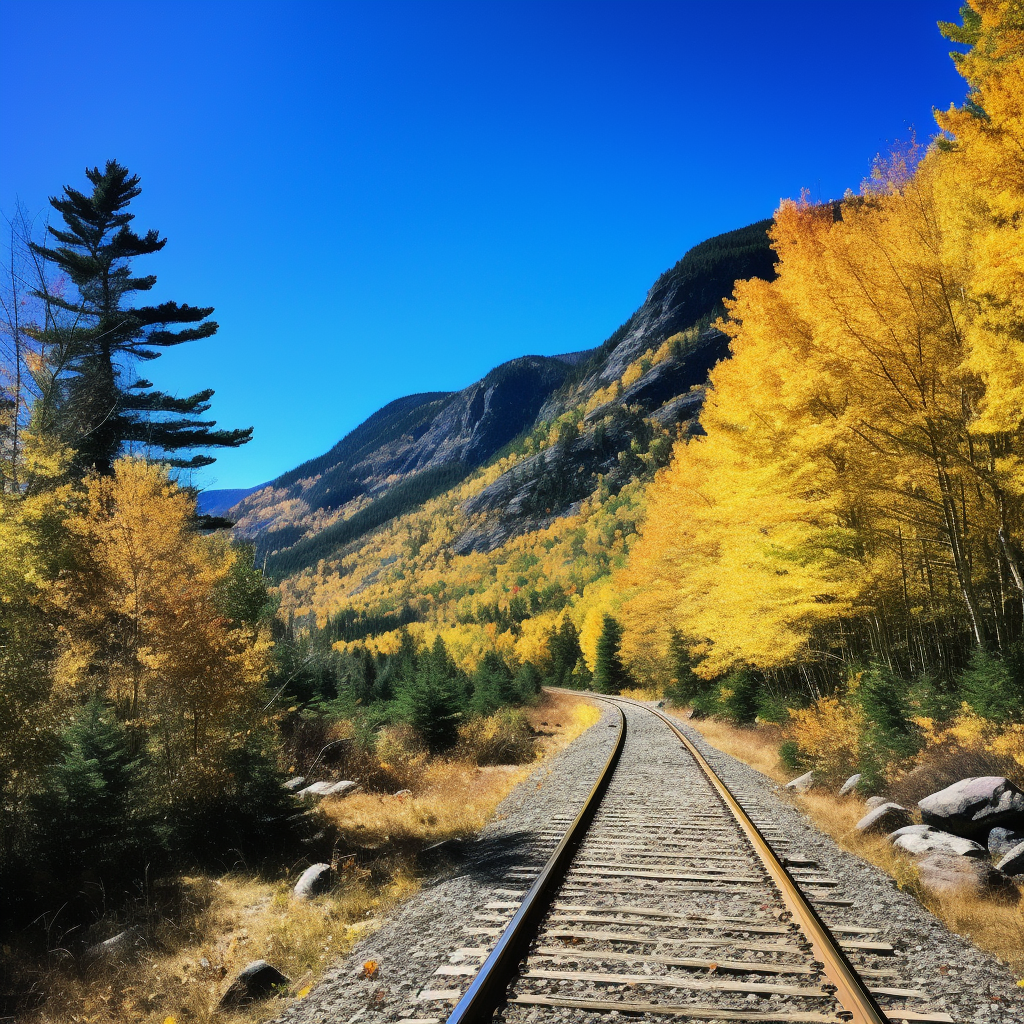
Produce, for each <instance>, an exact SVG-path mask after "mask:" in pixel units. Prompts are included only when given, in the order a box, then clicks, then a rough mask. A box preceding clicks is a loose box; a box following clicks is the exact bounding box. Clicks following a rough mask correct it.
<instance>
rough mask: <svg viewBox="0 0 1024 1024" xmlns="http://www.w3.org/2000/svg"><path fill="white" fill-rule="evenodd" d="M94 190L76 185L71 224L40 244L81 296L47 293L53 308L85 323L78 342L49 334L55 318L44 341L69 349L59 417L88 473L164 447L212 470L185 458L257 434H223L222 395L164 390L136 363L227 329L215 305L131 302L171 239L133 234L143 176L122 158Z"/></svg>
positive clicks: (39, 250) (67, 219) (68, 191)
mask: <svg viewBox="0 0 1024 1024" xmlns="http://www.w3.org/2000/svg"><path fill="white" fill-rule="evenodd" d="M85 173H86V177H87V178H88V179H89V182H90V184H91V185H92V192H91V193H84V192H79V191H78V190H77V189H74V188H71V187H70V186H66V187H65V188H64V194H63V196H62V197H60V198H51V200H50V205H51V206H53V208H54V209H55V210H56V211H57V212H58V213H59V214H60V215H61V217H62V218H63V220H64V227H63V228H57V227H54V226H52V225H51V226H48V228H47V231H48V232H49V235H50V236H51V237H52V239H53V240H55V241H56V242H57V243H58V244H57V245H56V247H55V248H49V247H48V246H42V245H37V244H35V243H30V244H31V247H32V249H33V251H34V252H35V253H36V255H37V256H38V257H40V258H41V259H43V260H45V261H47V262H48V263H50V264H52V265H54V266H56V267H57V268H58V269H59V270H60V272H61V273H62V274H64V275H66V277H67V278H68V279H69V280H70V281H71V283H72V284H73V285H74V288H75V289H76V291H77V295H75V296H74V297H68V296H64V295H61V294H56V293H53V292H50V291H49V290H45V291H41V292H38V293H37V294H38V296H39V297H40V298H41V299H43V301H44V302H45V303H46V304H47V307H48V309H52V310H54V311H55V312H56V311H61V312H64V313H68V314H71V315H73V316H74V317H76V318H77V324H78V327H77V329H76V331H75V337H74V342H73V345H71V346H70V347H68V346H67V345H66V344H65V339H63V338H62V339H51V338H50V337H49V331H50V324H51V323H53V322H54V318H53V317H52V316H49V315H48V316H47V322H46V326H45V327H44V328H43V329H41V331H40V341H42V342H43V344H44V345H46V346H47V347H49V345H50V342H51V341H54V342H57V341H58V340H59V341H60V343H61V351H62V352H64V353H65V355H66V356H67V362H66V364H65V365H64V366H63V367H62V370H63V372H64V374H65V377H66V380H65V383H64V388H63V392H62V408H61V411H60V416H59V421H60V424H61V428H62V431H61V432H62V434H63V436H64V439H65V440H66V441H67V442H68V443H69V444H70V445H71V446H72V447H73V448H75V450H76V452H77V455H76V460H77V463H78V466H79V469H80V470H88V469H91V468H96V469H97V470H98V471H99V472H101V473H104V474H108V473H110V472H111V468H112V466H113V464H114V461H115V460H116V459H117V457H118V456H119V455H120V454H122V452H123V451H124V450H125V449H126V448H127V447H128V446H130V445H132V444H137V445H144V446H146V448H147V449H148V450H151V451H154V452H160V451H163V453H164V456H163V461H164V462H166V463H168V464H169V465H172V466H178V467H187V468H195V467H199V466H205V465H209V464H210V463H211V462H213V461H214V460H213V459H212V458H211V457H210V456H206V455H197V456H194V457H192V458H189V459H186V458H182V457H181V456H180V455H179V454H178V453H180V452H182V451H183V450H187V449H194V448H212V447H221V448H224V447H227V448H235V447H238V446H239V445H242V444H245V443H246V442H247V441H249V440H250V438H251V437H252V428H251V427H250V428H248V429H245V430H215V429H213V428H214V423H213V422H212V421H210V420H204V419H202V418H201V417H202V415H203V414H204V413H206V412H207V411H208V410H209V408H210V402H209V400H210V398H211V397H212V396H213V391H211V390H209V389H207V390H204V391H199V392H197V393H196V394H194V395H189V396H187V397H185V398H179V397H177V396H175V395H171V394H168V393H166V392H163V391H154V390H153V385H152V383H151V382H150V381H148V380H145V379H143V378H141V377H139V376H137V375H136V374H135V372H134V366H135V365H136V364H137V363H138V362H139V361H140V360H142V361H149V360H153V359H156V358H157V357H158V356H159V355H160V350H161V349H164V348H169V347H171V346H175V345H180V344H182V343H183V342H187V341H196V340H198V339H201V338H209V337H210V336H211V335H213V334H215V333H216V331H217V324H216V323H215V322H214V321H212V320H210V319H209V317H210V314H211V313H212V312H213V309H212V308H210V307H197V306H189V305H185V304H179V303H177V302H161V303H160V304H159V305H155V306H135V307H133V306H129V305H127V304H126V301H125V300H126V299H128V297H129V296H131V295H132V293H135V292H147V291H150V290H151V289H152V288H153V286H154V285H155V284H156V277H154V276H153V275H146V276H143V277H139V276H135V275H134V274H133V270H132V261H133V260H134V259H136V258H137V257H139V256H147V255H150V254H152V253H156V252H159V251H160V250H161V249H162V248H163V247H164V245H165V244H166V242H167V240H166V239H162V238H160V237H159V234H158V232H156V231H153V230H150V231H147V232H146V233H145V235H139V234H137V233H136V232H135V231H134V230H133V229H132V228H131V226H130V225H131V222H132V220H133V219H134V217H135V215H134V214H133V213H129V212H128V207H129V205H130V203H131V202H132V200H133V199H135V198H136V197H137V196H138V195H139V194H140V193H141V191H142V190H141V188H140V187H139V178H138V176H137V175H132V174H131V173H130V172H129V171H128V169H127V168H126V167H122V166H121V165H120V164H119V163H117V161H115V160H108V161H107V164H106V167H105V168H104V170H103V171H100V169H99V168H98V167H94V168H92V169H91V170H89V169H86V172H85Z"/></svg>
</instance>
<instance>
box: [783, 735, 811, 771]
mask: <svg viewBox="0 0 1024 1024" xmlns="http://www.w3.org/2000/svg"><path fill="white" fill-rule="evenodd" d="M779 760H780V761H781V762H782V763H783V765H784V766H785V767H786V768H788V769H789V770H790V771H792V772H796V771H800V769H801V768H804V767H806V765H807V757H806V755H805V754H804V752H803V751H802V750H801V749H800V744H799V743H797V742H796V740H785V741H784V742H783V743H782V744H781V745H780V746H779Z"/></svg>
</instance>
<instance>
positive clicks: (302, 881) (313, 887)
mask: <svg viewBox="0 0 1024 1024" xmlns="http://www.w3.org/2000/svg"><path fill="white" fill-rule="evenodd" d="M330 887H331V865H330V864H313V865H311V866H310V867H308V868H306V870H305V871H303V872H302V875H301V876H300V877H299V880H298V881H297V882H296V883H295V888H294V889H292V895H293V896H294V897H295V898H296V899H299V900H308V899H309V898H310V897H312V896H319V895H320V893H322V892H326V891H327V890H328V889H329V888H330Z"/></svg>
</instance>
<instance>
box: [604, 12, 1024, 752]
mask: <svg viewBox="0 0 1024 1024" xmlns="http://www.w3.org/2000/svg"><path fill="white" fill-rule="evenodd" d="M943 29H944V31H945V33H946V35H947V36H948V37H949V38H950V39H952V40H953V41H954V42H957V43H961V44H966V45H967V47H968V49H967V51H966V53H963V54H959V55H954V59H955V60H956V64H957V67H958V68H959V70H960V71H961V73H962V74H963V76H964V77H965V79H966V80H967V82H968V84H969V87H970V93H969V96H968V99H967V102H966V103H965V104H964V105H963V106H962V107H960V108H954V109H950V110H948V111H945V112H941V113H937V115H936V116H937V119H938V122H939V125H940V127H941V128H942V133H941V134H940V135H939V136H938V137H937V139H936V140H935V141H934V142H933V143H932V144H931V145H930V146H929V147H927V149H926V150H921V149H920V148H919V147H918V146H917V145H915V144H910V145H908V146H906V147H904V148H903V149H902V150H901V151H899V152H896V153H894V154H893V155H892V156H890V157H888V158H885V159H879V160H878V161H877V162H876V165H875V167H874V171H873V173H872V175H871V177H870V178H869V179H868V180H867V181H865V183H864V185H863V187H862V189H861V191H860V193H859V194H857V195H853V194H848V195H847V196H846V197H845V198H844V199H843V200H842V201H841V202H838V203H835V204H832V205H826V206H821V205H815V204H812V203H809V202H806V201H800V202H786V203H783V204H782V206H781V208H780V209H779V211H778V213H777V215H776V217H775V223H774V226H773V228H772V232H771V234H772V239H773V245H774V248H775V251H776V253H777V257H778V264H777V272H778V276H777V278H776V280H775V281H773V282H772V283H766V282H764V281H761V280H756V279H755V280H750V281H746V282H739V283H737V286H736V290H735V295H734V298H733V300H732V301H731V302H729V303H728V304H727V305H728V313H729V315H728V318H727V319H726V320H725V321H724V322H723V323H722V325H721V326H722V328H723V329H724V330H725V331H727V332H728V334H729V335H730V336H731V349H732V358H731V359H730V360H728V361H726V362H723V363H721V364H719V366H718V367H717V368H716V369H715V371H714V372H713V374H712V376H711V386H710V388H709V392H708V396H707V399H706V402H705V405H704V410H703V413H702V415H701V425H702V427H703V430H704V436H699V437H694V438H693V439H691V440H689V441H688V443H686V444H680V445H677V447H676V450H675V452H674V457H673V460H672V463H671V465H670V466H669V467H668V468H667V469H666V470H665V471H664V472H663V473H661V474H660V475H659V476H658V478H657V480H656V481H655V483H654V485H653V486H652V488H651V489H650V491H649V492H648V495H647V515H646V519H645V521H644V525H643V527H642V539H641V541H640V543H639V544H638V545H636V546H635V547H634V549H633V552H632V557H631V561H630V567H629V571H628V573H627V574H626V575H625V576H624V578H623V580H622V582H623V585H624V586H627V587H629V588H631V590H630V593H631V598H630V600H629V601H628V603H627V637H626V648H627V653H628V657H630V658H631V659H632V660H633V662H634V663H636V664H637V666H638V667H640V666H643V667H645V668H646V672H645V674H647V675H652V674H657V672H658V671H659V663H658V658H657V657H655V658H653V659H652V658H651V657H650V655H649V653H648V652H650V651H656V652H659V654H660V658H661V664H664V659H665V657H666V656H667V653H668V651H669V647H670V645H671V643H672V641H673V638H674V639H675V642H676V643H677V644H678V643H680V642H681V643H682V644H683V646H684V647H685V649H686V651H687V654H688V664H687V665H686V666H685V667H684V668H683V670H682V671H681V673H677V675H676V678H677V680H679V679H680V676H682V681H681V684H682V686H683V688H684V689H685V690H686V691H687V695H688V696H689V697H691V698H697V699H699V698H700V696H701V695H702V694H704V695H709V694H710V695H711V697H712V698H713V697H714V694H715V692H716V689H717V692H718V693H719V695H721V693H722V692H723V690H724V691H725V692H726V696H727V698H728V699H730V700H733V701H735V700H736V694H737V692H738V691H742V690H743V689H744V687H745V688H746V689H747V690H748V691H750V690H752V689H754V690H758V689H759V690H760V691H761V692H762V701H763V702H764V703H765V704H766V706H767V705H769V704H771V698H770V695H771V694H773V693H774V694H775V695H776V698H779V697H780V696H781V697H785V696H786V695H790V696H788V700H789V702H790V703H794V702H796V703H799V701H800V699H801V698H802V699H803V700H805V701H806V700H811V699H816V698H819V697H823V696H827V695H832V694H835V693H838V694H839V698H838V700H839V704H837V705H836V707H837V708H838V707H840V706H842V707H844V708H848V709H851V710H850V714H853V715H854V716H855V717H856V716H859V719H858V720H859V721H860V722H861V723H862V724H863V725H864V727H865V728H868V729H870V728H873V727H876V726H877V727H878V728H883V726H884V730H883V731H886V732H887V737H888V742H889V745H890V747H891V748H892V751H893V752H894V755H895V754H898V753H900V752H902V753H906V752H907V751H908V750H912V749H913V747H914V746H915V743H916V742H917V740H918V739H919V736H920V733H921V727H919V726H918V725H915V723H914V719H936V718H939V719H941V718H944V717H946V718H948V717H949V716H950V715H951V714H955V713H956V711H957V710H958V709H960V707H961V704H962V703H963V702H964V701H966V702H967V705H968V706H969V707H972V708H973V710H974V712H975V713H976V714H979V715H982V716H985V717H986V718H990V719H994V720H996V721H999V720H1004V721H1005V720H1015V721H1020V720H1022V719H1024V642H1022V634H1024V614H1022V607H1024V606H1022V602H1024V348H1022V334H1021V331H1022V324H1024V307H1022V296H1024V253H1022V249H1021V228H1022V223H1021V218H1022V216H1024V162H1022V160H1021V148H1022V143H1024V134H1022V131H1021V124H1022V120H1021V118H1022V114H1024V19H1022V17H1021V14H1020V9H1019V6H1018V5H1013V4H1005V3H995V2H988V0H974V2H972V3H971V5H970V6H969V7H965V8H964V23H963V25H962V26H953V25H945V26H943ZM723 677H725V682H723ZM750 680H753V681H754V682H753V683H750V682H749V681H750ZM745 681H746V682H745ZM910 683H912V684H913V685H912V686H911V685H908V684H910ZM677 685H680V683H679V682H677ZM832 699H836V698H832ZM712 702H713V701H712ZM775 703H776V706H777V705H778V703H779V700H778V699H776V701H775ZM784 703H785V701H783V705H784ZM751 707H752V709H753V713H756V703H755V704H752V705H751ZM836 713H837V714H839V712H838V711H837V712H836ZM751 717H753V714H751ZM805 719H806V716H805ZM879 723H883V724H882V725H879ZM876 738H877V737H876ZM854 746H856V744H854ZM857 756H858V755H857V753H856V751H854V752H853V753H852V754H851V756H850V758H849V760H850V762H851V763H850V764H849V765H848V766H849V767H851V768H852V767H853V766H854V762H856V760H857Z"/></svg>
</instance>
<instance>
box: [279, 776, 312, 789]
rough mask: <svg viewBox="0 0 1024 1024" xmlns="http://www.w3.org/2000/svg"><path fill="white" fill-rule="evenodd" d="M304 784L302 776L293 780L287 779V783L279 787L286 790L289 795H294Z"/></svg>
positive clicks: (304, 780)
mask: <svg viewBox="0 0 1024 1024" xmlns="http://www.w3.org/2000/svg"><path fill="white" fill-rule="evenodd" d="M305 784H306V779H305V777H304V776H302V775H296V776H295V778H293V779H289V780H288V781H287V782H282V783H281V787H282V788H283V789H287V790H288V792H289V793H294V792H296V791H297V790H300V789H302V787H303V786H304V785H305Z"/></svg>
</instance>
